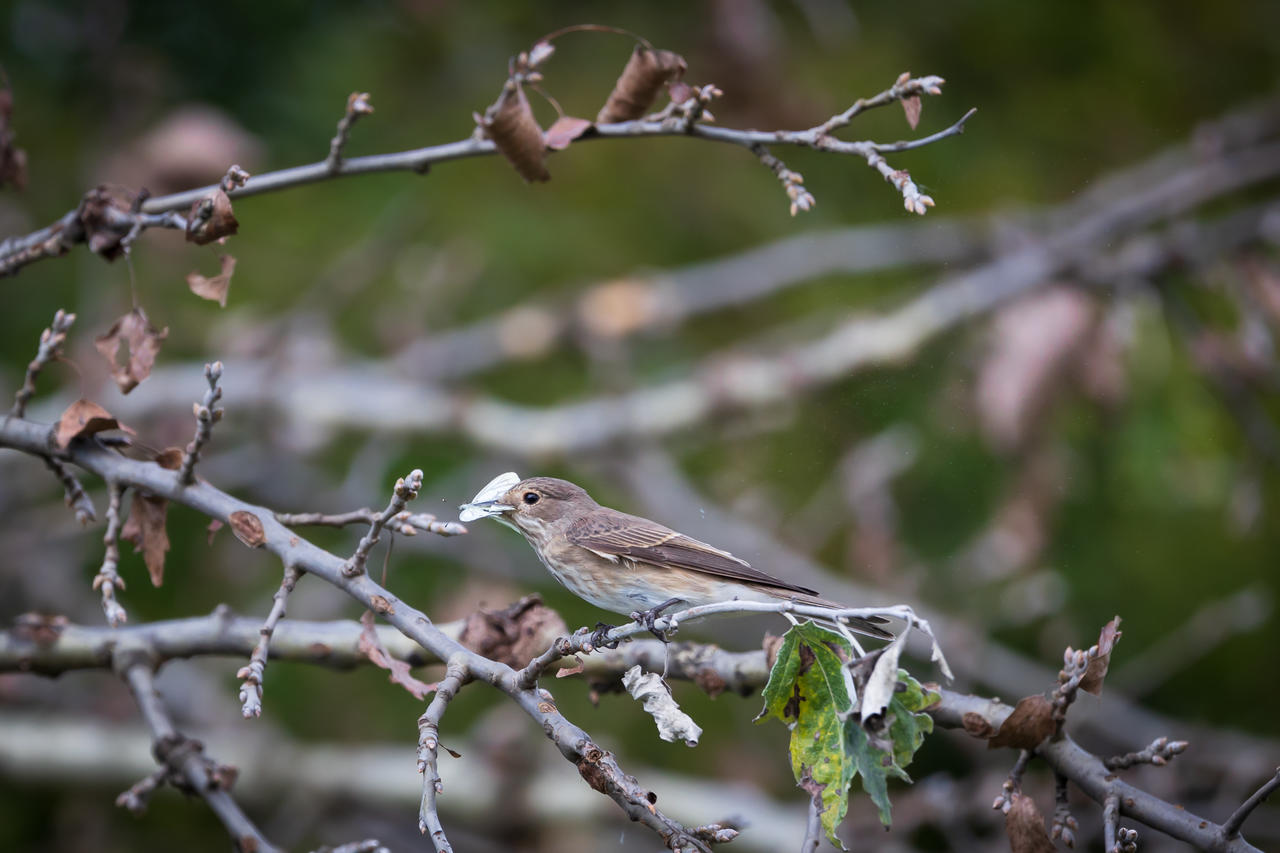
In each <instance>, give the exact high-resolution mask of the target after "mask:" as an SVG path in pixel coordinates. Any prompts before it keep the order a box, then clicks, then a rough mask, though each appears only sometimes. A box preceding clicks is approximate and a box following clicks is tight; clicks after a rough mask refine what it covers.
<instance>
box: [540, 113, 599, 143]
mask: <svg viewBox="0 0 1280 853" xmlns="http://www.w3.org/2000/svg"><path fill="white" fill-rule="evenodd" d="M592 126H593V125H592V124H591V122H590V121H589V120H587V119H585V118H574V117H573V116H560V118H558V119H556V123H555V124H553V125H551V127H549V128H547V131H546V133H544V134H543V135H542V137H543V141H544V142H545V143H546V145H547V147H548V148H550V149H551V150H552V151H563V150H564V149H566V148H568V147H569V143H570V142H573V140H575V139H577V138H578V137H579V136H581V135H582V134H584V133H586V132H587V131H588V130H590V129H591V128H592Z"/></svg>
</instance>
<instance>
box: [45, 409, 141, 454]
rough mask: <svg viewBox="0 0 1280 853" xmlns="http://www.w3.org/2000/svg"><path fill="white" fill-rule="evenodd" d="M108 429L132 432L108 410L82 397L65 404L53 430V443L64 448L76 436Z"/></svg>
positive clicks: (81, 436)
mask: <svg viewBox="0 0 1280 853" xmlns="http://www.w3.org/2000/svg"><path fill="white" fill-rule="evenodd" d="M109 429H122V430H124V431H125V432H127V433H129V434H130V435H132V434H133V430H132V429H130V428H129V427H127V426H125V425H124V424H122V423H120V422H119V421H117V420H116V419H115V418H113V417H112V416H111V413H110V412H108V411H107V410H106V409H104V408H102V407H101V406H99V405H98V404H97V403H93V402H90V401H89V400H84V399H81V400H76V401H75V402H74V403H72V404H71V405H70V406H67V409H66V411H64V412H63V413H62V417H60V418H58V425H57V426H56V427H54V430H53V443H54V444H55V445H57V446H58V448H59V449H61V450H66V449H67V445H69V444H70V443H71V442H73V441H75V440H76V439H77V438H84V437H85V436H90V435H93V434H94V433H98V432H103V431H104V430H109Z"/></svg>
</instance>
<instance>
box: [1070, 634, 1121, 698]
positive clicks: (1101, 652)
mask: <svg viewBox="0 0 1280 853" xmlns="http://www.w3.org/2000/svg"><path fill="white" fill-rule="evenodd" d="M1121 633H1122V632H1121V630H1120V617H1119V616H1117V617H1115V618H1114V619H1112V620H1111V621H1110V622H1108V623H1107V624H1105V625H1103V626H1102V633H1100V634H1099V635H1098V653H1097V655H1095V656H1094V657H1093V659H1092V660H1090V661H1089V666H1088V668H1087V669H1086V670H1085V673H1084V677H1083V678H1081V679H1080V689H1081V690H1083V691H1085V692H1086V693H1092V694H1093V695H1094V696H1097V695H1098V694H1100V693H1102V680H1103V679H1104V678H1106V676H1107V670H1108V669H1109V668H1110V667H1111V650H1112V649H1113V648H1115V645H1116V641H1117V640H1119V639H1120V635H1121Z"/></svg>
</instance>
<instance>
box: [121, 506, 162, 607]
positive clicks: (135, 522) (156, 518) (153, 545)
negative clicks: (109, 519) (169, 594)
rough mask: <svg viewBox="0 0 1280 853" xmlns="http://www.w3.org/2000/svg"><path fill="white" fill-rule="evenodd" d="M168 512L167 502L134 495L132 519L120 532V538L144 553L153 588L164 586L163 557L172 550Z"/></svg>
mask: <svg viewBox="0 0 1280 853" xmlns="http://www.w3.org/2000/svg"><path fill="white" fill-rule="evenodd" d="M168 513H169V501H168V500H167V499H165V498H159V497H156V496H155V495H147V494H143V493H141V492H134V493H133V503H132V504H131V505H130V507H129V519H128V520H127V521H126V522H125V523H124V527H123V528H122V529H121V530H120V538H121V539H125V540H127V541H129V542H132V543H133V550H134V551H141V552H142V560H143V562H145V563H146V564H147V572H148V574H150V575H151V585H152V586H160V585H161V584H162V583H164V555H165V554H166V553H167V552H168V551H169V534H168V532H167V531H166V530H165V517H166V516H167V515H168Z"/></svg>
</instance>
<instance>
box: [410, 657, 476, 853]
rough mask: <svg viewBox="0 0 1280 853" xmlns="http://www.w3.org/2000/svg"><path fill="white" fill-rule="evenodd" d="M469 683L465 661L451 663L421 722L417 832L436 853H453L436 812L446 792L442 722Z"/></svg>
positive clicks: (419, 728) (452, 661) (459, 660)
mask: <svg viewBox="0 0 1280 853" xmlns="http://www.w3.org/2000/svg"><path fill="white" fill-rule="evenodd" d="M467 680H468V672H467V665H466V660H465V658H455V659H451V660H450V661H449V665H448V667H447V668H446V669H445V676H444V678H443V679H441V681H440V683H439V684H437V685H436V693H435V695H434V696H433V697H431V702H430V704H428V705H427V710H426V711H425V712H423V714H422V716H421V717H419V718H418V772H419V773H421V774H422V803H421V804H420V805H419V806H418V831H419V832H421V833H422V834H423V835H426V834H427V833H430V834H431V843H432V844H434V845H435V848H436V851H437V853H453V847H451V846H450V845H449V840H448V839H447V838H446V837H445V834H444V827H443V826H441V825H440V813H439V812H438V811H437V810H436V795H437V794H440V793H443V792H444V785H443V784H442V783H441V781H440V772H439V771H438V770H437V769H436V758H437V754H438V752H439V748H440V720H441V718H442V717H444V711H445V708H447V707H448V706H449V703H450V702H452V701H453V697H455V696H457V695H458V691H459V690H461V689H462V685H464V684H466V682H467Z"/></svg>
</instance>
